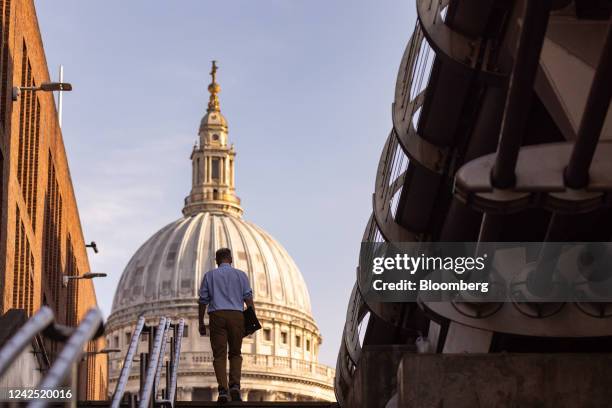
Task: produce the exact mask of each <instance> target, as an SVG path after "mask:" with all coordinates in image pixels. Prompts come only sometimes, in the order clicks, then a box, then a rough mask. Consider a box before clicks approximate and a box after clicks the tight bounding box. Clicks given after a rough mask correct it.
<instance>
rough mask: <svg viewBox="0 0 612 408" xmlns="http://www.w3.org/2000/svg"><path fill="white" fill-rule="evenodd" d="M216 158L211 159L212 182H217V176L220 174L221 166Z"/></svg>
mask: <svg viewBox="0 0 612 408" xmlns="http://www.w3.org/2000/svg"><path fill="white" fill-rule="evenodd" d="M219 163H220V161H219V159H218V158H214V159H212V169H211V177H212V179H213V180H219V174H220V173H221V166H220V164H219Z"/></svg>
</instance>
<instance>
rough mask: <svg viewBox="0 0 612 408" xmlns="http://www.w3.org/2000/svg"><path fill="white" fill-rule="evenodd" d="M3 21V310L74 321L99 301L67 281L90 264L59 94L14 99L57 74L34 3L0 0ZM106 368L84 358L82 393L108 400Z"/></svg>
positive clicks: (101, 358) (85, 285) (89, 289)
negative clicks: (17, 88) (16, 90)
mask: <svg viewBox="0 0 612 408" xmlns="http://www.w3.org/2000/svg"><path fill="white" fill-rule="evenodd" d="M0 27H1V29H2V30H1V33H0V40H1V44H0V180H1V182H0V192H1V194H0V312H2V313H4V312H6V311H7V310H9V309H11V308H22V309H25V310H26V312H27V313H28V314H32V313H33V312H35V311H36V310H37V309H38V308H40V306H41V305H42V304H47V305H49V306H50V307H52V308H53V309H54V311H55V313H56V316H57V319H58V320H59V321H60V322H61V323H64V324H71V325H74V324H77V323H78V321H79V319H80V318H81V317H82V316H83V315H84V313H85V312H86V311H87V310H88V309H89V308H91V307H95V306H96V305H97V301H96V294H95V291H94V288H93V284H92V282H91V281H90V280H78V281H74V280H73V281H71V282H70V283H69V285H68V287H64V286H63V285H62V278H61V277H62V275H73V274H74V275H76V274H84V273H86V272H89V271H90V269H89V261H88V259H87V250H86V248H85V241H84V237H83V232H82V229H81V222H80V218H79V212H78V208H77V202H76V198H75V195H74V190H73V186H72V181H71V178H70V170H69V168H68V162H67V157H66V151H65V148H64V142H63V138H62V134H61V130H60V128H59V124H58V121H57V111H56V106H55V102H54V96H53V94H52V93H47V92H37V93H32V92H23V93H22V94H21V96H20V98H19V100H17V101H15V102H13V101H12V100H11V90H12V87H13V85H22V86H30V85H32V86H34V85H39V84H40V83H42V82H47V81H49V80H50V78H49V70H48V67H47V62H46V59H45V53H44V48H43V43H42V39H41V34H40V31H39V27H38V21H37V18H36V11H35V8H34V3H33V1H32V0H0ZM77 89H78V88H77ZM103 347H104V340H103V339H100V340H99V341H97V342H96V344H95V345H90V346H88V349H89V350H90V351H91V350H95V349H101V348H103ZM48 348H50V349H51V350H48V352H50V353H51V354H53V353H55V352H57V347H56V345H53V344H48ZM106 373H107V369H106V356H105V355H98V356H96V357H94V358H90V359H89V360H88V361H87V363H86V364H81V373H80V374H79V378H80V379H81V381H82V382H83V386H80V387H79V389H82V390H84V391H83V392H86V394H87V395H85V394H82V395H81V397H82V398H87V399H101V398H105V395H106V375H107V374H106Z"/></svg>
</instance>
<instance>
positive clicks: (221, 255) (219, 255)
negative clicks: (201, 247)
mask: <svg viewBox="0 0 612 408" xmlns="http://www.w3.org/2000/svg"><path fill="white" fill-rule="evenodd" d="M215 260H216V261H217V265H221V264H222V263H232V251H231V250H230V249H229V248H221V249H219V250H217V252H215Z"/></svg>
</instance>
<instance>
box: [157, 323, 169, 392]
mask: <svg viewBox="0 0 612 408" xmlns="http://www.w3.org/2000/svg"><path fill="white" fill-rule="evenodd" d="M169 331H170V319H168V320H166V328H165V329H164V336H163V340H162V344H161V351H160V352H159V362H158V363H157V370H156V371H155V387H154V388H153V398H154V399H155V398H157V390H158V389H159V380H160V379H161V372H162V368H163V366H164V356H165V355H166V345H167V343H168V332H169Z"/></svg>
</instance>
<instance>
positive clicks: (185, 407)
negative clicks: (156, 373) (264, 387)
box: [78, 401, 340, 408]
mask: <svg viewBox="0 0 612 408" xmlns="http://www.w3.org/2000/svg"><path fill="white" fill-rule="evenodd" d="M108 405H109V402H108V401H79V403H78V406H79V407H92V408H93V407H108ZM126 407H127V405H126ZM175 407H176V408H204V407H217V408H218V407H227V408H232V407H245V408H246V407H250V408H339V407H340V406H339V405H338V404H337V403H335V402H293V401H292V402H281V401H275V402H228V403H227V404H217V403H216V402H209V401H184V402H180V401H177V403H176V405H175Z"/></svg>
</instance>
